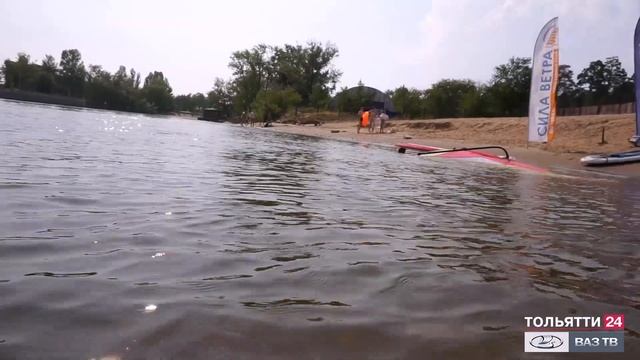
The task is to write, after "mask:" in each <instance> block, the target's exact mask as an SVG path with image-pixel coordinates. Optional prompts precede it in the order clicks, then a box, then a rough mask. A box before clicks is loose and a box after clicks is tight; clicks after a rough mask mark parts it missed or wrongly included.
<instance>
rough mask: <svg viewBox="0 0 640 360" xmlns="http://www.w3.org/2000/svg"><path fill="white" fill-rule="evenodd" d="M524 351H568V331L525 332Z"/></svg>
mask: <svg viewBox="0 0 640 360" xmlns="http://www.w3.org/2000/svg"><path fill="white" fill-rule="evenodd" d="M524 351H525V352H569V333H568V332H525V333H524Z"/></svg>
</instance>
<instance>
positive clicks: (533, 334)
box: [524, 314, 624, 352]
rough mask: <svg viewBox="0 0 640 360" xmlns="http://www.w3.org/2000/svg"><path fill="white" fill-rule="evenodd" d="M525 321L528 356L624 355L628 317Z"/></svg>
mask: <svg viewBox="0 0 640 360" xmlns="http://www.w3.org/2000/svg"><path fill="white" fill-rule="evenodd" d="M524 320H525V322H526V330H525V333H524V351H525V352H624V314H604V315H602V316H593V315H591V316H564V317H558V316H525V317H524Z"/></svg>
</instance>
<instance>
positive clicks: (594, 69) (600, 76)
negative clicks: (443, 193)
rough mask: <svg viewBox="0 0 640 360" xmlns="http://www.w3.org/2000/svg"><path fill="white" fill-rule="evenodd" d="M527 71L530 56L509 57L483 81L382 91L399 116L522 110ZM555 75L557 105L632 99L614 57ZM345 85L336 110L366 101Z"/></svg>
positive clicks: (562, 69)
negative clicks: (486, 80)
mask: <svg viewBox="0 0 640 360" xmlns="http://www.w3.org/2000/svg"><path fill="white" fill-rule="evenodd" d="M531 72H532V71H531V59H530V58H520V57H514V58H511V59H509V61H508V62H507V63H506V64H502V65H499V66H497V67H495V69H494V72H493V75H492V77H491V80H490V81H489V82H487V83H476V82H474V81H471V80H456V79H445V80H440V81H438V82H437V83H435V84H433V85H432V86H431V87H430V88H428V89H426V90H419V89H415V88H411V89H409V88H407V87H405V86H401V87H399V88H397V89H395V90H388V91H387V92H386V94H387V95H389V96H390V97H391V100H392V101H393V104H394V106H395V108H396V111H397V112H399V113H400V114H401V115H402V116H403V117H405V118H444V117H493V116H526V115H527V113H528V106H529V92H530V86H531ZM558 75H559V76H558V89H557V99H558V107H560V108H567V107H579V106H592V105H605V104H621V103H627V102H633V101H634V96H635V93H634V82H633V76H628V75H627V72H626V71H625V69H624V68H623V67H622V63H621V62H620V60H619V59H618V57H609V58H606V59H605V60H604V61H603V60H596V61H592V62H591V63H590V64H589V65H588V66H587V67H586V68H584V69H583V70H582V71H580V73H578V75H577V76H574V73H573V70H572V69H571V66H569V65H560V66H559V74H558ZM345 90H346V89H342V91H341V92H340V93H338V95H337V99H338V101H336V103H337V104H338V110H341V111H357V108H358V107H359V106H361V105H362V104H364V103H366V102H367V101H368V99H367V98H366V96H365V97H364V98H362V95H358V93H357V92H355V93H354V92H347V91H345ZM361 94H362V93H361ZM358 96H360V98H358ZM345 97H347V98H346V99H345ZM354 98H355V99H354Z"/></svg>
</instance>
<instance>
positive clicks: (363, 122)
mask: <svg viewBox="0 0 640 360" xmlns="http://www.w3.org/2000/svg"><path fill="white" fill-rule="evenodd" d="M369 116H370V112H369V111H363V112H362V116H361V117H360V122H359V123H358V131H357V133H358V134H359V133H360V128H363V127H368V126H369Z"/></svg>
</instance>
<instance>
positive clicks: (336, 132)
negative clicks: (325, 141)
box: [331, 130, 340, 134]
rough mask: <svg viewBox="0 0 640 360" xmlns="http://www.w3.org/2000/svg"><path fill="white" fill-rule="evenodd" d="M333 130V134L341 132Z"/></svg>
mask: <svg viewBox="0 0 640 360" xmlns="http://www.w3.org/2000/svg"><path fill="white" fill-rule="evenodd" d="M331 132H332V133H333V134H337V133H339V132H340V130H331Z"/></svg>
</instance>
